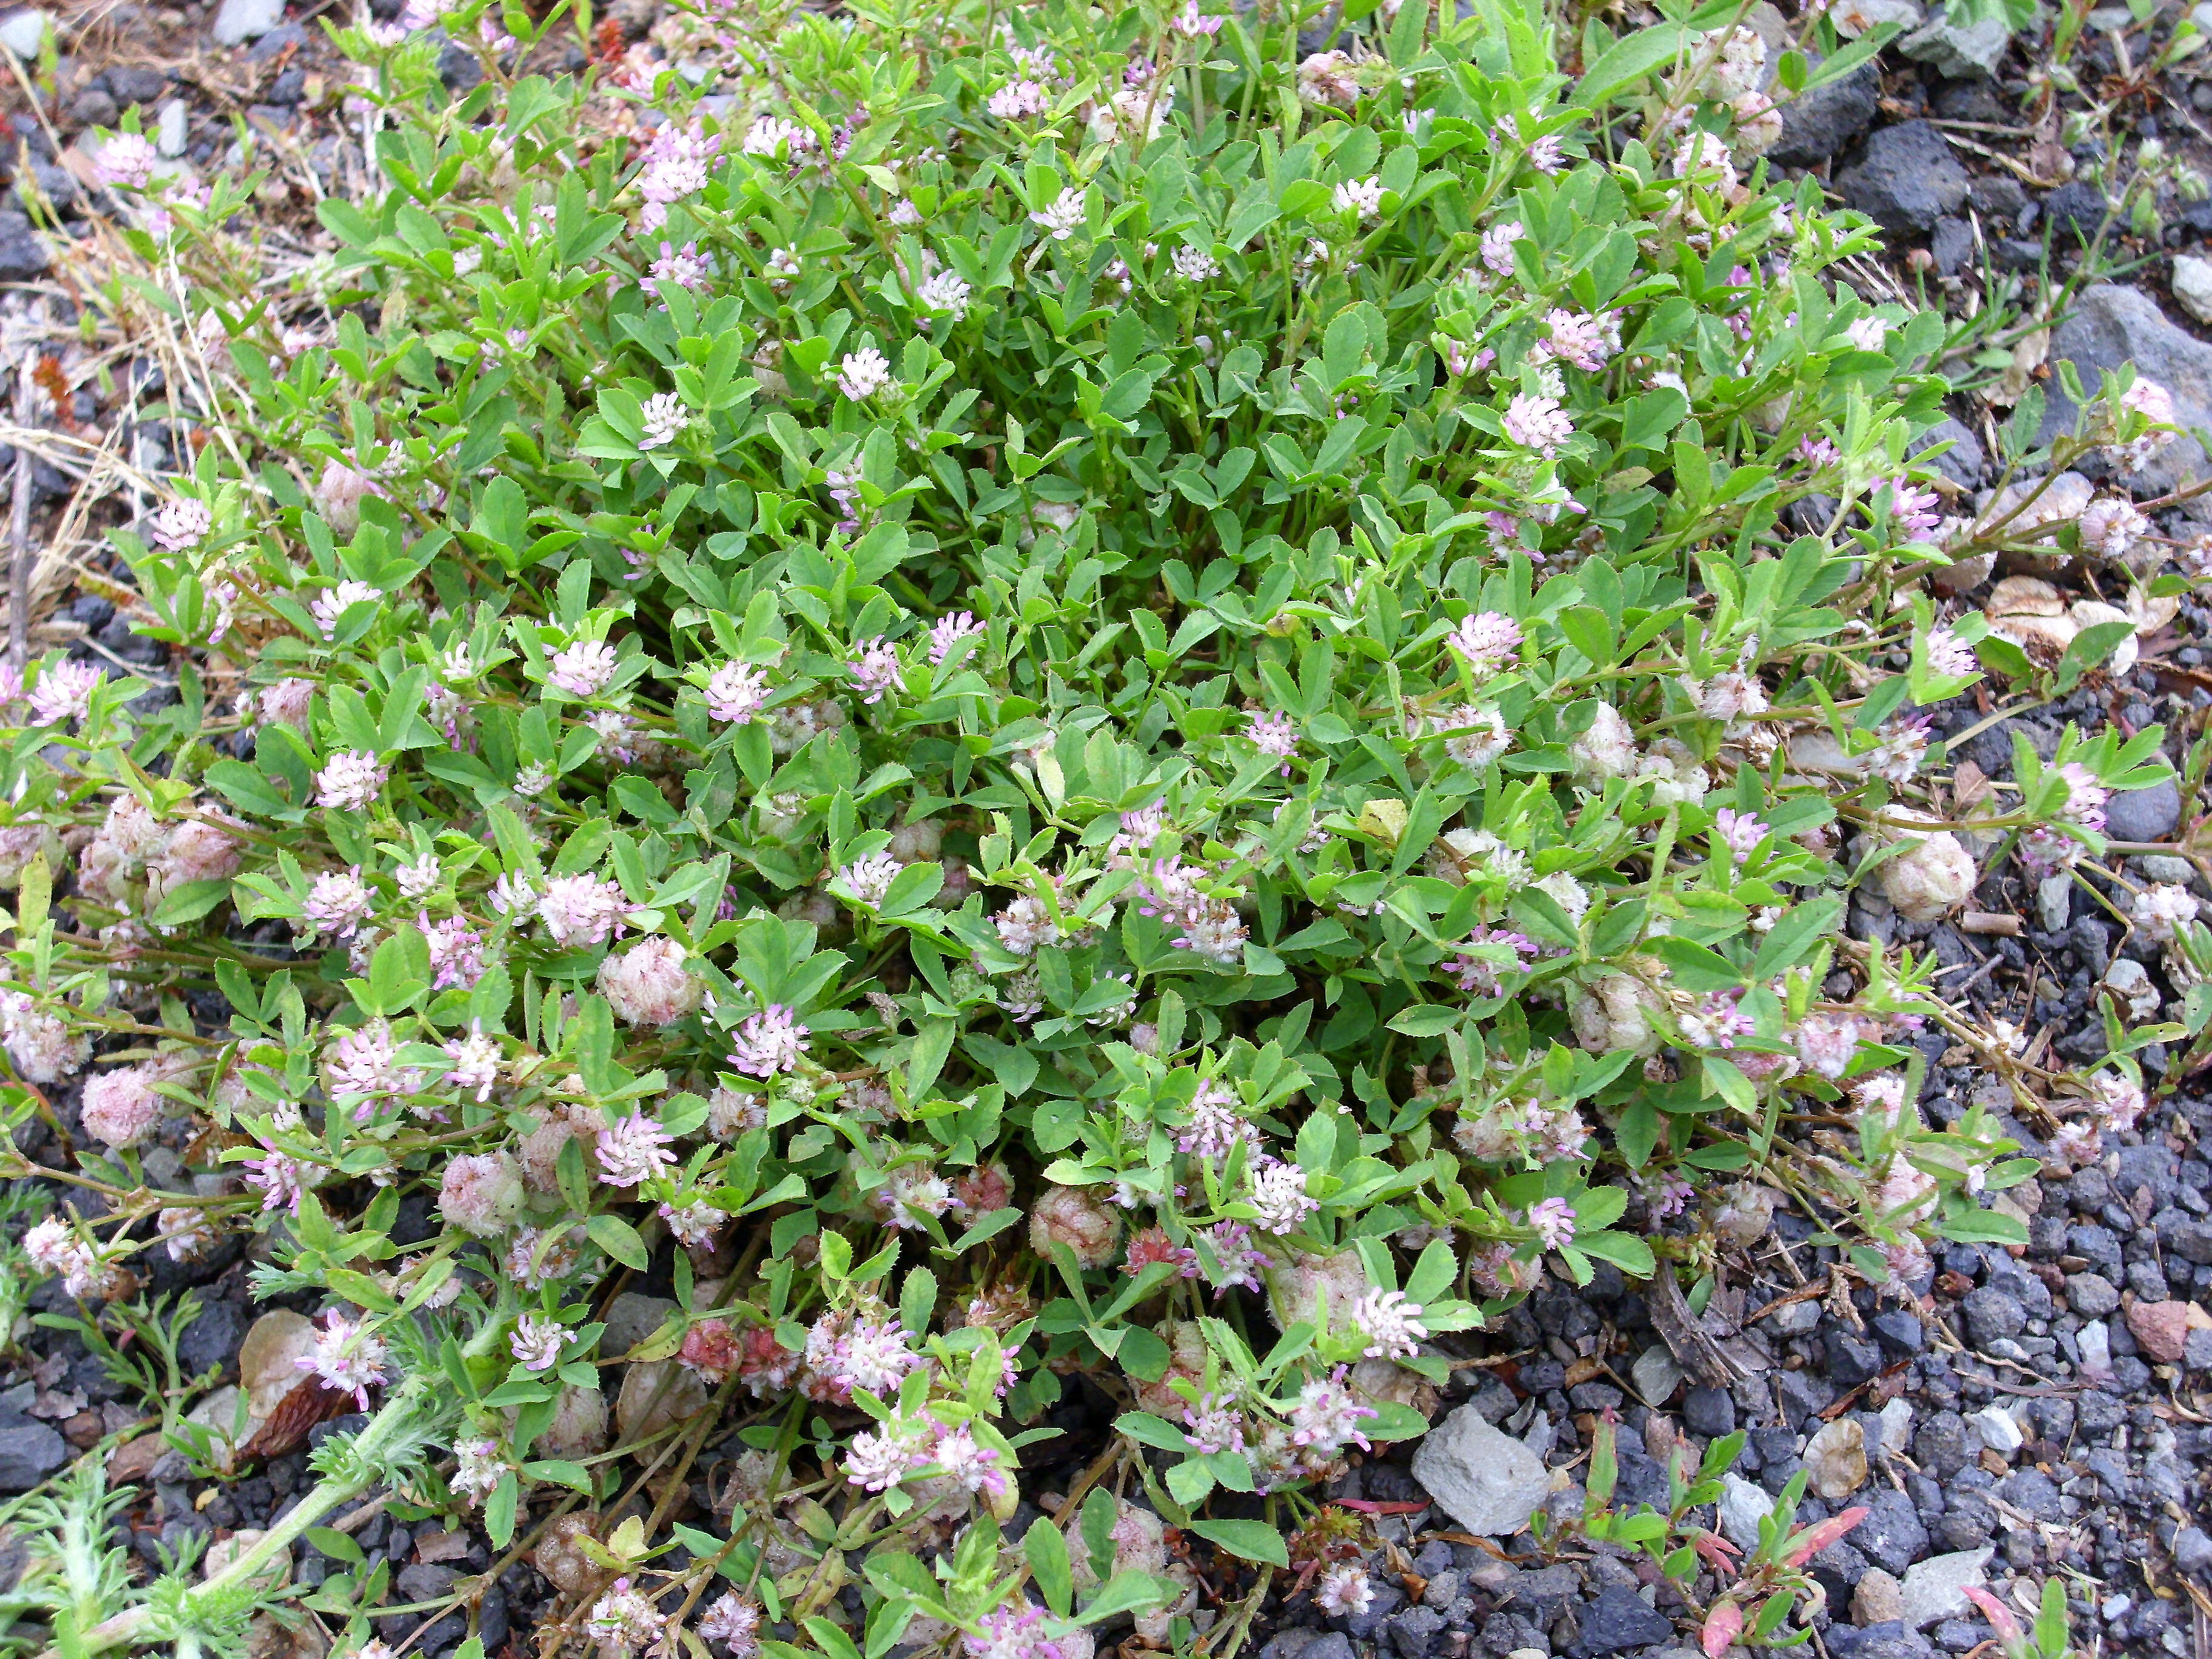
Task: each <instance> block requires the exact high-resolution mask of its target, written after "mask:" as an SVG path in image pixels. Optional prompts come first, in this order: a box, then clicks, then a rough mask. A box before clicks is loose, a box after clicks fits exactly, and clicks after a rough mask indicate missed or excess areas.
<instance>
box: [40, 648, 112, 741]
mask: <svg viewBox="0 0 2212 1659" xmlns="http://www.w3.org/2000/svg"><path fill="white" fill-rule="evenodd" d="M101 678H103V677H102V675H101V673H100V668H99V666H98V665H96V664H94V663H88V662H79V661H77V660H76V659H75V658H73V657H61V658H58V659H55V660H54V661H52V662H50V663H47V664H46V665H44V666H42V667H41V668H40V670H39V678H38V681H37V683H36V684H33V686H32V687H31V696H30V702H31V720H32V723H33V725H37V726H59V725H62V724H63V723H64V722H65V721H68V720H82V719H83V718H84V717H85V716H86V715H87V714H90V713H91V712H92V694H93V690H94V688H95V687H96V686H98V685H99V684H100V680H101Z"/></svg>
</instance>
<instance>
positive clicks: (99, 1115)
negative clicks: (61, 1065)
mask: <svg viewBox="0 0 2212 1659" xmlns="http://www.w3.org/2000/svg"><path fill="white" fill-rule="evenodd" d="M79 1115H80V1118H81V1120H82V1122H83V1124H84V1132H85V1133H87V1134H88V1135H90V1136H92V1137H93V1138H94V1139H95V1140H101V1141H105V1142H106V1144H107V1145H108V1146H115V1147H125V1146H138V1145H139V1144H140V1143H141V1142H143V1140H144V1139H146V1137H147V1136H148V1135H149V1134H151V1133H153V1132H154V1126H155V1124H156V1123H159V1122H160V1121H161V1096H160V1095H158V1094H156V1093H155V1091H154V1076H153V1073H150V1072H149V1071H148V1070H147V1069H146V1068H145V1067H144V1066H120V1067H118V1069H116V1070H115V1071H112V1072H102V1073H100V1074H99V1075H98V1076H96V1077H92V1078H88V1079H86V1080H85V1085H84V1099H83V1103H82V1106H81V1108H80V1109H79Z"/></svg>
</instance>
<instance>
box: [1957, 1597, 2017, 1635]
mask: <svg viewBox="0 0 2212 1659" xmlns="http://www.w3.org/2000/svg"><path fill="white" fill-rule="evenodd" d="M1966 1599H1967V1600H1968V1601H1972V1603H1973V1604H1974V1605H1975V1606H1976V1607H1979V1608H1980V1609H1981V1610H1982V1613H1983V1616H1984V1618H1986V1619H1987V1620H1989V1621H1990V1629H1992V1630H1994V1631H1995V1632H1996V1633H1997V1639H1998V1640H1999V1641H2001V1642H2004V1643H2008V1644H2009V1643H2013V1642H2017V1641H2019V1640H2020V1620H2017V1619H2015V1618H2014V1617H2013V1616H2012V1609H2011V1608H2010V1607H2007V1606H2005V1604H2004V1603H2003V1602H2002V1601H1998V1600H1997V1598H1996V1596H1994V1595H1990V1593H1989V1592H1988V1591H1987V1590H1985V1589H1983V1588H1982V1587H1981V1586H1980V1585H1979V1584H1969V1585H1968V1586H1967V1587H1966Z"/></svg>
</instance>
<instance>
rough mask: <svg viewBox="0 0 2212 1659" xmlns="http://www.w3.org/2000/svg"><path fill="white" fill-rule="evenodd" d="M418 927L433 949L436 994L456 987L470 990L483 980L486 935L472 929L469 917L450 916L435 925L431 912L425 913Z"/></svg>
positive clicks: (432, 965)
mask: <svg viewBox="0 0 2212 1659" xmlns="http://www.w3.org/2000/svg"><path fill="white" fill-rule="evenodd" d="M416 926H417V927H420V928H421V929H422V939H423V942H424V944H426V945H428V947H429V951H430V988H431V989H432V990H434V991H444V990H448V989H451V988H452V987H454V986H459V987H462V988H464V989H466V988H468V987H471V986H473V985H475V984H476V982H477V981H478V980H480V979H482V978H483V971H484V960H483V934H482V933H478V932H477V930H476V929H475V928H473V927H470V926H469V924H468V919H467V918H466V917H465V916H447V917H446V918H445V919H444V920H443V921H436V922H434V921H431V920H430V918H429V915H428V912H422V913H420V914H418V915H417V917H416Z"/></svg>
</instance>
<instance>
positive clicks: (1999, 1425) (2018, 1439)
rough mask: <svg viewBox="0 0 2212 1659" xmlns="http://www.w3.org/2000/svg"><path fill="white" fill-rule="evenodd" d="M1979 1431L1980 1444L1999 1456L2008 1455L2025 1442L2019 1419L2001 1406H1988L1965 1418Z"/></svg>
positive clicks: (2017, 1449)
mask: <svg viewBox="0 0 2212 1659" xmlns="http://www.w3.org/2000/svg"><path fill="white" fill-rule="evenodd" d="M1966 1421H1967V1422H1969V1423H1971V1424H1972V1425H1974V1427H1975V1428H1977V1429H1978V1430H1979V1431H1981V1436H1982V1444H1983V1445H1984V1446H1986V1447H1988V1448H1989V1449H1990V1450H1991V1451H1993V1452H1995V1453H1996V1455H1998V1456H1999V1457H2007V1458H2008V1457H2010V1456H2012V1455H2014V1454H2015V1452H2017V1451H2019V1449H2021V1447H2022V1446H2024V1445H2026V1444H2027V1435H2025V1434H2024V1433H2022V1432H2021V1426H2020V1419H2018V1418H2016V1417H2015V1416H2014V1415H2013V1414H2012V1413H2010V1412H2008V1411H2007V1410H2006V1409H2005V1408H2004V1407H2002V1406H1990V1407H1984V1409H1983V1410H1981V1411H1978V1412H1976V1413H1974V1414H1973V1415H1972V1417H1970V1418H1968V1419H1966Z"/></svg>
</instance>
